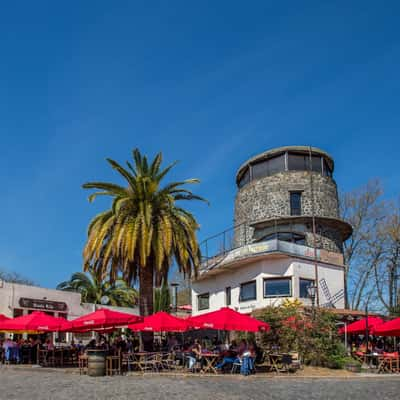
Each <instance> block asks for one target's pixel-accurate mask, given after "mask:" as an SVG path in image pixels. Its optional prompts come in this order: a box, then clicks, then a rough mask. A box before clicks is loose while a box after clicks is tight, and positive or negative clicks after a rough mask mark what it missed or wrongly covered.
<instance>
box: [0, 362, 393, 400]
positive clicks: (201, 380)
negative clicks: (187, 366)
mask: <svg viewBox="0 0 400 400" xmlns="http://www.w3.org/2000/svg"><path fill="white" fill-rule="evenodd" d="M399 394H400V377H399V376H397V377H390V376H389V377H373V376H372V377H368V378H351V379H349V378H347V379H346V378H344V379H337V378H318V379H307V378H293V377H290V378H287V377H285V378H279V377H278V378H275V377H266V378H264V377H258V376H255V377H248V378H246V377H240V376H235V377H230V376H216V377H178V376H177V377H167V376H164V377H162V376H161V377H160V376H156V375H150V376H149V375H146V376H144V377H143V376H121V377H119V376H118V377H117V376H116V377H104V378H91V377H88V376H79V375H76V374H71V373H63V372H47V371H43V370H12V369H8V370H7V369H6V368H1V369H0V399H1V400H25V399H29V400H47V399H49V400H50V399H51V400H75V399H76V400H87V399H95V400H103V399H107V400H111V399H121V400H125V399H130V400H133V399H134V400H136V399H137V400H141V399H144V400H146V399H166V400H167V399H168V400H181V399H182V400H183V399H185V400H192V399H193V400H197V399H207V400H219V399H232V400H239V399H240V400H244V399H255V400H256V399H263V400H264V399H274V400H278V399H285V400H288V399H298V400H302V399H304V400H310V399H324V400H330V399H335V400H342V399H345V400H347V399H351V400H358V399H362V400H367V399H378V400H386V399H388V400H389V399H390V400H394V399H398V398H399Z"/></svg>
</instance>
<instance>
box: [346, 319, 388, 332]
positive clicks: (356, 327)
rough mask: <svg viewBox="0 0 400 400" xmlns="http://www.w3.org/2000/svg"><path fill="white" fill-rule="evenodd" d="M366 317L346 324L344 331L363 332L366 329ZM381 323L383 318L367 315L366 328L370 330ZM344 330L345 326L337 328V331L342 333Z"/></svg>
mask: <svg viewBox="0 0 400 400" xmlns="http://www.w3.org/2000/svg"><path fill="white" fill-rule="evenodd" d="M366 322H367V318H363V319H360V320H359V321H356V322H353V323H352V324H350V325H347V327H346V332H347V333H354V334H364V333H365V331H366V329H367V324H366ZM381 324H383V319H381V318H378V317H368V330H369V331H370V332H372V331H373V330H374V329H375V327H377V326H378V325H381ZM344 331H345V327H344V326H343V327H342V328H340V329H339V333H340V334H342V333H344Z"/></svg>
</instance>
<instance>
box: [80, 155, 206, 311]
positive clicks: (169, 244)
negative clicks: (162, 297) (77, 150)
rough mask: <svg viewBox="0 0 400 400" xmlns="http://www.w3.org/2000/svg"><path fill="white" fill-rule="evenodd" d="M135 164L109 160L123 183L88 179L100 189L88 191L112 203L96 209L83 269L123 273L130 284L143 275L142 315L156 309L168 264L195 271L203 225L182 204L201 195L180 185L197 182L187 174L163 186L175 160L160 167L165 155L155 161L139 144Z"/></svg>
mask: <svg viewBox="0 0 400 400" xmlns="http://www.w3.org/2000/svg"><path fill="white" fill-rule="evenodd" d="M132 155H133V159H134V166H133V165H132V164H131V163H130V162H127V163H126V164H127V167H126V168H124V167H123V166H121V165H120V164H118V163H117V162H116V161H114V160H111V159H107V161H108V163H109V164H110V165H111V167H112V168H113V169H115V170H116V171H117V172H118V173H119V174H120V176H122V177H123V178H124V180H125V181H126V182H125V186H120V185H117V184H114V183H106V182H90V183H86V184H84V185H83V188H84V189H96V190H98V191H97V192H95V193H93V194H91V195H90V196H89V201H90V202H91V201H93V200H94V199H95V198H96V197H97V196H110V197H111V199H112V205H111V208H110V209H108V210H106V211H104V212H102V213H100V214H98V215H97V216H95V217H94V218H93V220H92V221H91V223H90V225H89V228H88V238H87V242H86V245H85V248H84V252H83V257H84V269H85V270H88V269H89V268H93V269H94V270H95V271H96V272H97V273H99V274H100V275H101V276H103V277H105V276H108V277H109V278H110V280H111V281H113V280H114V279H115V278H116V277H117V276H118V273H119V272H122V276H123V279H124V280H125V281H126V282H127V283H128V284H132V283H133V282H135V281H136V280H137V279H138V280H139V288H140V289H139V290H140V296H139V308H140V314H141V315H142V316H146V315H150V314H152V313H153V286H154V284H155V283H156V284H157V286H158V285H159V284H160V283H161V282H162V280H163V279H164V281H166V280H167V276H168V271H169V267H170V265H171V264H172V262H174V261H175V262H176V265H177V268H178V270H179V272H180V273H183V274H184V275H185V276H188V277H189V278H190V276H191V275H192V274H197V268H198V266H199V263H200V250H199V245H198V241H197V237H196V231H197V229H198V228H199V225H198V224H197V222H196V220H195V218H194V216H193V215H192V214H191V213H190V212H188V211H187V210H185V209H184V208H182V207H180V206H179V205H178V202H179V201H180V200H203V201H205V200H204V199H203V198H201V197H199V196H196V195H194V194H193V193H192V192H191V191H190V190H188V189H186V188H183V187H182V186H184V185H187V184H194V183H199V180H198V179H188V180H184V181H180V182H172V183H168V184H165V185H162V181H163V179H164V178H165V176H166V175H167V174H168V172H169V171H170V170H171V168H173V166H174V165H175V164H176V162H175V163H173V164H171V165H169V166H168V167H166V168H165V169H161V163H162V154H161V153H159V154H157V156H156V157H155V158H154V160H153V161H152V162H151V163H148V161H147V158H146V157H145V156H142V155H141V154H140V152H139V150H138V149H135V150H133V154H132Z"/></svg>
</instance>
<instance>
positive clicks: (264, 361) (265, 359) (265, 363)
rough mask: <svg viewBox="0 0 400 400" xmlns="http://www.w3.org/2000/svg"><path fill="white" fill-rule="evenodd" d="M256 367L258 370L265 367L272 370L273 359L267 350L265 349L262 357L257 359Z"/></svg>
mask: <svg viewBox="0 0 400 400" xmlns="http://www.w3.org/2000/svg"><path fill="white" fill-rule="evenodd" d="M255 368H256V370H264V369H266V370H267V371H270V370H271V360H270V358H269V355H268V353H267V352H265V351H263V353H262V355H261V357H260V359H259V360H257V359H256V362H255Z"/></svg>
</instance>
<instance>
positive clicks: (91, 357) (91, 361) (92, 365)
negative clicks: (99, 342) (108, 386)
mask: <svg viewBox="0 0 400 400" xmlns="http://www.w3.org/2000/svg"><path fill="white" fill-rule="evenodd" d="M87 355H88V375H89V376H104V375H105V374H106V354H105V351H104V350H88V351H87Z"/></svg>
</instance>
